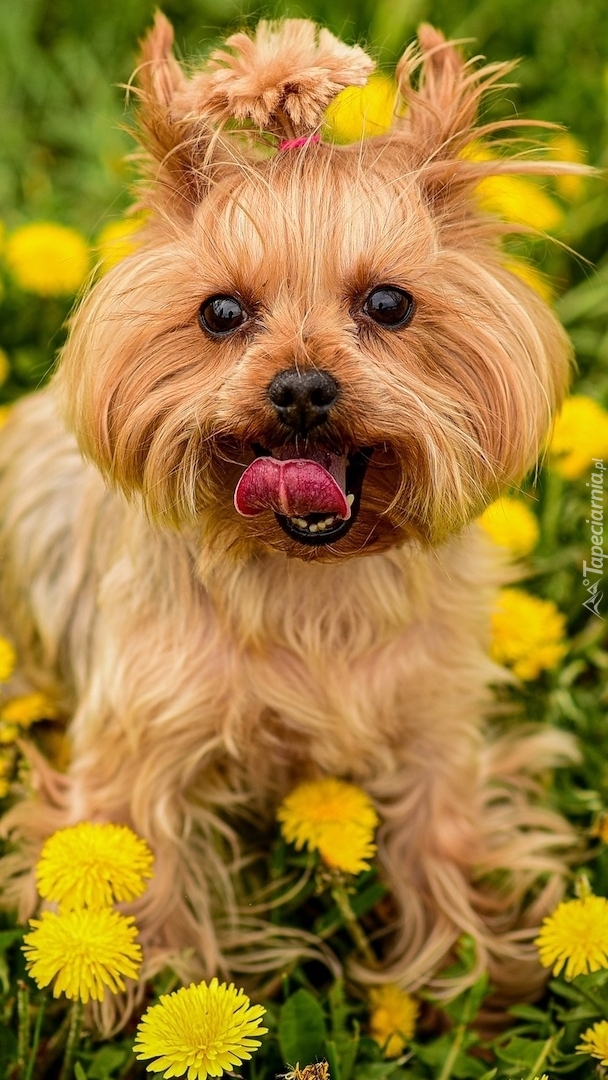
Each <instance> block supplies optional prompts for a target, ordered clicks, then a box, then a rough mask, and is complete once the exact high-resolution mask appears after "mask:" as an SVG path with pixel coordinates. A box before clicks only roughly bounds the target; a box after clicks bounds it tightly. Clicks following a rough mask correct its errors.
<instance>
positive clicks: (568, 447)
mask: <svg viewBox="0 0 608 1080" xmlns="http://www.w3.org/2000/svg"><path fill="white" fill-rule="evenodd" d="M549 455H550V458H551V467H552V468H553V469H556V470H557V472H559V473H561V475H562V476H564V477H565V478H566V479H567V480H576V478H577V477H579V476H584V475H585V474H586V473H590V472H592V471H593V461H592V460H591V459H592V458H603V457H608V412H607V411H606V409H603V408H602V406H601V405H599V404H598V402H597V401H594V400H593V398H590V397H585V395H584V394H574V395H573V396H572V397H569V398H567V399H566V401H565V402H564V405H563V408H562V411H561V413H560V415H559V416H558V418H557V420H556V422H555V426H554V428H553V435H552V438H551V442H550V444H549Z"/></svg>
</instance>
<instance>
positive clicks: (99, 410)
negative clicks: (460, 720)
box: [59, 16, 569, 559]
mask: <svg viewBox="0 0 608 1080" xmlns="http://www.w3.org/2000/svg"><path fill="white" fill-rule="evenodd" d="M419 40H420V44H419V47H418V48H411V49H409V50H408V51H407V52H406V54H405V56H404V57H403V59H402V61H401V63H400V65H399V67H398V69H397V76H398V83H399V87H400V103H399V105H398V107H397V110H396V116H395V121H394V126H393V129H392V130H391V132H390V133H389V134H388V135H385V136H381V137H376V138H371V139H367V140H365V141H363V142H362V143H361V144H356V145H350V146H336V145H331V144H326V143H324V142H323V140H322V139H319V138H318V134H317V133H318V131H319V129H320V126H321V122H322V117H323V111H324V109H325V108H326V106H327V104H328V103H329V102H330V101H331V99H332V98H333V97H335V95H336V94H337V93H338V92H339V91H340V89H342V88H343V87H344V86H348V85H357V84H359V85H360V84H362V83H364V82H365V80H366V78H367V76H368V74H369V72H370V70H371V68H372V67H373V64H372V62H371V61H370V60H369V58H368V57H367V56H366V54H365V53H364V52H363V51H362V50H361V49H358V48H349V47H347V46H346V45H343V44H342V43H340V42H338V41H337V40H336V39H335V38H334V37H333V36H332V35H331V34H329V33H328V31H321V33H320V34H319V33H318V32H317V30H316V28H315V27H314V26H313V24H311V23H309V22H305V21H300V20H288V21H286V22H284V23H282V24H279V25H276V26H275V25H270V24H267V23H261V24H260V25H259V27H258V29H257V31H256V33H255V35H254V36H253V37H248V36H247V35H245V34H237V35H236V36H234V37H233V38H231V39H229V41H228V43H227V44H228V47H229V51H221V52H217V53H215V54H212V57H211V59H210V60H209V61H208V62H207V64H206V66H205V67H204V68H203V69H202V70H200V71H198V72H195V73H194V74H193V75H191V76H190V77H189V78H187V77H186V75H185V73H184V71H183V70H182V68H181V67H180V65H179V64H178V63H177V61H176V60H175V59H174V57H173V55H172V53H171V44H172V33H171V28H170V26H169V24H168V23H167V22H166V20H165V19H164V18H163V17H162V16H158V17H157V20H156V23H155V26H154V28H153V30H152V31H151V33H150V34H149V36H148V38H147V39H146V41H145V42H144V45H143V54H142V59H141V64H140V67H139V69H138V80H139V86H140V90H139V91H138V93H139V97H140V104H139V133H140V141H141V143H142V146H143V154H142V161H143V162H144V176H145V184H144V187H143V194H142V202H143V204H144V206H145V207H146V208H147V210H148V222H147V224H146V226H145V228H144V230H143V233H142V236H141V244H140V246H139V248H138V250H137V251H136V252H135V253H134V254H133V255H131V256H129V257H128V258H126V259H125V260H124V261H123V262H122V263H121V264H119V265H118V266H117V267H116V268H114V269H113V270H112V271H111V272H110V273H109V274H107V275H106V276H105V277H104V278H103V279H102V280H101V281H100V282H99V283H98V284H97V285H96V286H95V287H94V288H93V290H92V291H91V293H90V294H89V296H88V297H87V298H86V299H85V301H84V302H83V304H82V305H81V308H80V310H79V312H78V313H77V315H76V316H75V319H74V321H73V326H72V331H71V336H70V340H69V342H68V345H67V348H66V351H65V355H64V359H63V364H62V367H61V371H60V375H59V379H60V381H61V383H62V388H63V393H64V399H65V401H66V403H67V405H66V407H67V410H68V413H69V418H70V423H71V425H72V427H73V429H74V431H75V432H76V433H77V436H78V438H79V440H80V444H81V446H82V449H83V451H84V452H85V454H86V455H87V456H89V457H90V458H91V459H92V460H93V461H94V462H95V463H96V464H97V465H98V466H99V467H100V468H101V469H102V471H103V472H104V474H105V475H106V476H107V477H108V478H109V480H110V481H111V482H112V483H114V484H116V485H118V486H119V487H121V488H122V489H123V490H124V491H125V492H126V493H127V494H133V493H140V495H141V496H142V498H143V501H144V505H145V507H146V510H147V512H148V513H149V515H150V516H151V517H152V518H153V519H156V520H159V521H163V522H169V523H172V524H174V525H177V526H178V527H188V528H191V527H192V526H193V524H194V526H195V527H198V528H200V530H201V531H203V532H205V534H206V536H207V537H208V538H209V537H212V538H213V539H215V540H216V541H217V543H218V544H219V545H220V546H221V547H222V548H223V549H224V550H226V549H228V548H233V549H234V550H238V551H243V546H244V547H245V549H246V550H251V549H252V548H253V549H259V545H263V546H265V547H267V548H273V549H276V550H279V551H282V552H284V553H286V554H287V555H289V556H297V557H299V558H303V559H315V558H320V557H321V558H325V559H333V558H339V557H344V556H350V555H358V554H366V553H370V552H377V551H380V550H383V549H386V548H387V547H390V546H392V545H395V544H401V543H403V542H405V541H408V540H415V541H418V542H422V543H436V542H438V541H440V540H441V539H443V538H444V537H445V536H446V535H448V534H449V533H450V532H453V531H455V530H458V529H459V528H461V527H462V525H463V524H464V523H466V522H467V521H468V520H470V519H471V518H472V517H473V516H474V515H475V514H477V513H478V512H479V511H480V510H481V509H482V507H483V506H484V505H485V503H486V502H488V501H489V500H490V499H491V498H493V497H495V495H496V494H497V493H498V491H499V490H500V489H501V488H502V487H503V486H505V485H508V484H513V483H516V482H518V481H519V480H520V479H521V478H522V476H523V475H524V474H525V472H526V471H527V470H528V469H529V468H530V466H531V465H532V464H533V463H534V461H535V459H536V457H537V455H538V452H539V448H540V446H541V444H542V440H543V438H544V437H545V435H546V432H547V429H548V426H549V424H550V421H551V417H552V416H553V414H554V411H555V409H556V407H557V406H558V405H559V402H560V400H561V398H562V395H563V392H564V388H565V385H566V382H567V376H568V352H569V350H568V344H567V341H566V339H565V336H564V334H563V332H562V331H561V329H560V328H559V325H558V323H557V321H556V319H555V317H554V316H553V314H552V313H551V311H550V310H549V309H548V307H547V306H546V305H545V304H544V303H543V301H542V300H541V299H540V298H539V297H538V296H537V295H536V294H535V293H534V292H533V291H532V290H531V289H530V288H529V287H528V286H527V285H526V284H524V283H523V281H522V280H520V278H519V277H517V276H516V275H514V274H513V273H512V272H511V271H510V270H509V269H507V268H505V266H504V265H503V264H502V261H501V254H500V249H499V237H500V233H501V225H500V223H498V222H496V221H493V220H491V219H489V218H488V217H487V215H484V214H483V213H482V212H481V211H480V209H479V207H478V203H477V199H476V194H475V188H476V185H477V184H478V183H479V181H480V179H481V178H482V177H484V176H485V175H488V174H490V173H504V172H524V171H537V172H541V171H546V172H550V171H558V169H559V166H556V165H555V164H551V163H548V162H541V161H538V160H537V159H535V160H531V159H530V156H529V155H528V156H524V157H520V158H519V159H517V160H516V159H514V158H513V157H511V158H508V157H502V158H498V159H494V160H492V161H479V160H476V158H477V157H479V156H483V155H474V154H471V153H470V152H468V150H467V148H468V147H469V146H470V144H471V143H472V142H473V141H474V140H477V139H480V138H483V137H484V135H488V134H490V133H491V131H492V127H493V126H492V125H486V126H477V127H476V113H477V106H478V103H479V99H480V97H481V95H482V92H483V91H484V90H485V89H486V88H487V87H489V86H492V85H494V84H495V83H496V82H497V80H498V79H499V78H500V77H501V76H502V75H503V74H504V72H505V70H506V68H505V66H504V65H503V66H500V65H493V66H489V67H486V68H484V69H481V70H476V69H475V68H474V67H473V66H472V65H471V64H470V63H468V64H467V63H464V61H463V60H462V59H461V58H460V56H459V55H458V53H457V52H456V51H455V50H454V48H453V47H452V46H450V45H449V44H446V43H445V42H444V40H443V38H442V37H441V36H440V35H439V34H438V33H437V32H436V31H434V30H432V29H431V28H430V27H423V28H422V30H421V32H420V36H419ZM414 73H415V75H416V80H415V81H416V83H417V85H416V88H414V87H413V86H412V75H413V74H414ZM311 136H312V137H311ZM281 144H283V145H282V147H281ZM294 144H295V145H294Z"/></svg>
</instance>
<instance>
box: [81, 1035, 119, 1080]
mask: <svg viewBox="0 0 608 1080" xmlns="http://www.w3.org/2000/svg"><path fill="white" fill-rule="evenodd" d="M127 1056H128V1051H127V1050H126V1049H125V1048H124V1047H122V1046H112V1045H111V1044H110V1043H108V1044H106V1045H105V1046H102V1047H101V1050H98V1051H97V1053H96V1054H95V1055H94V1057H93V1059H92V1061H91V1064H90V1065H89V1074H88V1075H89V1080H111V1077H112V1073H113V1072H114V1071H115V1070H116V1069H119V1068H120V1066H121V1065H124V1063H125V1061H126V1060H127Z"/></svg>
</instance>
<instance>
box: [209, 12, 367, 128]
mask: <svg viewBox="0 0 608 1080" xmlns="http://www.w3.org/2000/svg"><path fill="white" fill-rule="evenodd" d="M226 46H227V47H228V48H227V49H226V48H222V49H217V50H216V51H215V52H213V53H212V54H211V57H210V59H209V63H208V65H207V67H206V69H205V71H203V72H201V74H200V75H198V76H196V77H195V78H194V79H193V80H192V85H191V89H190V91H189V93H190V99H191V105H192V106H193V107H194V108H195V109H200V110H204V111H205V113H206V114H207V115H208V116H209V117H210V118H212V119H213V120H215V121H220V122H222V121H226V120H229V119H235V120H249V121H252V122H253V123H254V124H255V125H256V127H259V128H261V129H262V130H264V131H270V132H272V133H274V134H277V135H281V136H285V135H287V136H288V137H292V136H296V137H297V136H300V135H307V134H310V133H312V132H314V131H315V130H316V129H317V128H318V127H319V126H320V124H321V120H322V117H323V112H324V111H325V109H326V107H327V105H328V104H329V102H330V101H331V100H332V99H333V98H334V97H335V96H336V94H338V93H339V92H340V90H343V89H344V87H346V86H363V85H364V84H365V82H366V81H367V78H368V75H369V74H370V73H371V72H372V71H373V69H374V67H375V64H374V61H373V60H372V59H371V58H370V57H369V56H368V55H367V54H366V53H365V52H364V51H363V49H361V48H360V47H359V46H358V45H354V46H350V45H345V44H344V42H342V41H339V40H338V38H336V37H334V35H333V34H331V33H330V32H329V30H325V29H323V30H318V28H317V27H316V26H315V24H314V23H313V22H310V21H309V20H307V19H285V20H284V21H283V22H280V23H271V22H267V21H262V22H260V23H259V24H258V26H257V27H256V30H255V33H254V34H253V36H249V35H248V34H245V33H238V34H233V35H232V37H230V38H228V40H227V42H226ZM194 95H196V97H194Z"/></svg>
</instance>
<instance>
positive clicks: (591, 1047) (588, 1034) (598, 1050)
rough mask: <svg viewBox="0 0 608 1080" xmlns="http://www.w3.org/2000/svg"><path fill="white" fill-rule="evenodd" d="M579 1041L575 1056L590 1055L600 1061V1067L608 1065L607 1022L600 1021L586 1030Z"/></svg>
mask: <svg viewBox="0 0 608 1080" xmlns="http://www.w3.org/2000/svg"><path fill="white" fill-rule="evenodd" d="M581 1039H582V1040H583V1041H582V1042H581V1043H579V1045H578V1046H577V1048H576V1052H577V1054H591V1056H592V1057H595V1058H599V1059H600V1065H608V1020H600V1022H599V1024H594V1025H593V1027H590V1028H587V1030H586V1031H585V1032H584V1033H583V1034H582V1035H581Z"/></svg>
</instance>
